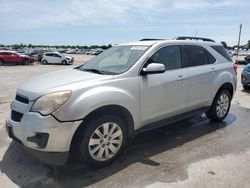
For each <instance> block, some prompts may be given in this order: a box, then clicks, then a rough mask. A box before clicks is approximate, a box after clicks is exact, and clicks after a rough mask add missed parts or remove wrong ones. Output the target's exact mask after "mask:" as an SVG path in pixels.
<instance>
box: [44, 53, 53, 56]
mask: <svg viewBox="0 0 250 188" xmlns="http://www.w3.org/2000/svg"><path fill="white" fill-rule="evenodd" d="M45 55H46V56H50V57H51V56H53V54H50V53H49V54H45Z"/></svg>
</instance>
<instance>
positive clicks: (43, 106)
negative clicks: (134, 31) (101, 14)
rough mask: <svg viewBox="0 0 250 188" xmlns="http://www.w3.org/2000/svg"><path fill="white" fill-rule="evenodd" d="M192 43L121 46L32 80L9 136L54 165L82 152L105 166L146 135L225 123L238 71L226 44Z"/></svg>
mask: <svg viewBox="0 0 250 188" xmlns="http://www.w3.org/2000/svg"><path fill="white" fill-rule="evenodd" d="M187 39H193V38H190V37H179V38H177V39H175V40H154V39H143V40H141V41H137V42H131V43H126V44H120V45H116V46H114V47H112V48H110V49H109V50H107V51H105V52H104V53H102V54H100V55H98V56H96V57H95V58H93V59H91V60H90V61H89V62H87V63H86V64H83V65H81V66H78V67H75V68H68V69H65V70H60V71H57V72H53V73H48V74H44V75H40V76H37V77H34V78H32V79H31V80H29V81H25V82H24V83H22V84H21V85H20V86H19V87H18V89H17V92H16V96H15V99H14V100H13V102H12V103H11V112H10V114H9V117H8V120H7V121H6V128H7V131H8V134H9V136H10V137H11V138H13V139H14V140H16V141H18V142H20V143H21V145H23V146H24V148H26V149H27V150H28V151H30V152H31V153H32V154H33V155H35V156H36V157H37V158H39V159H41V160H42V161H44V162H45V163H48V164H53V165H62V164H65V163H66V161H67V159H68V156H69V153H70V152H72V151H77V154H78V156H79V158H80V159H81V160H82V161H84V162H87V163H89V164H92V165H105V164H108V163H110V162H111V161H113V160H114V159H115V158H117V156H118V155H119V153H120V152H121V149H122V147H123V146H124V145H125V143H126V140H127V138H128V137H132V136H134V135H135V134H136V133H138V132H140V131H143V130H149V129H151V128H154V127H159V126H163V125H167V124H169V123H173V122H175V121H178V120H181V119H185V118H188V117H191V116H194V115H196V114H199V113H203V112H206V115H207V117H208V118H210V119H211V120H213V121H222V120H223V119H224V118H225V117H226V116H227V114H228V111H229V109H230V103H231V99H232V97H233V94H234V92H235V88H236V67H234V64H233V62H232V60H231V59H230V57H229V56H228V55H227V53H226V52H225V49H224V48H223V47H222V45H221V44H217V43H215V42H214V41H212V40H210V39H205V38H199V39H200V40H197V39H198V38H195V40H187ZM196 40H197V41H196Z"/></svg>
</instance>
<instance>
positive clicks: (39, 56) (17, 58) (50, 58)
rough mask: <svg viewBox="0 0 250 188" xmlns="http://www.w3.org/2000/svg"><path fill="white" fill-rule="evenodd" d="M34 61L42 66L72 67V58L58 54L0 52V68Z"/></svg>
mask: <svg viewBox="0 0 250 188" xmlns="http://www.w3.org/2000/svg"><path fill="white" fill-rule="evenodd" d="M35 61H37V62H42V63H43V64H63V65H72V64H73V62H74V58H73V57H70V56H65V55H64V54H62V53H59V52H46V53H42V52H31V53H17V52H15V51H8V50H0V66H1V65H4V64H10V63H12V64H13V63H15V64H18V65H30V64H32V63H34V62H35Z"/></svg>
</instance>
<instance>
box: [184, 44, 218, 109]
mask: <svg viewBox="0 0 250 188" xmlns="http://www.w3.org/2000/svg"><path fill="white" fill-rule="evenodd" d="M181 49H182V57H183V59H182V62H183V66H184V67H185V68H186V70H187V88H188V89H187V107H188V109H189V110H194V109H198V108H201V107H206V106H209V105H211V104H210V103H211V95H212V89H213V88H212V86H213V81H214V77H215V76H216V70H215V66H214V63H215V61H216V59H215V58H214V57H213V56H212V55H211V54H210V53H209V52H208V51H207V50H206V49H205V48H203V47H202V46H196V45H184V46H182V47H181Z"/></svg>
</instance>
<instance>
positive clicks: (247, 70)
mask: <svg viewBox="0 0 250 188" xmlns="http://www.w3.org/2000/svg"><path fill="white" fill-rule="evenodd" d="M241 83H242V85H243V88H244V89H249V88H250V64H247V65H246V66H245V67H244V69H243V71H242V72H241Z"/></svg>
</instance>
